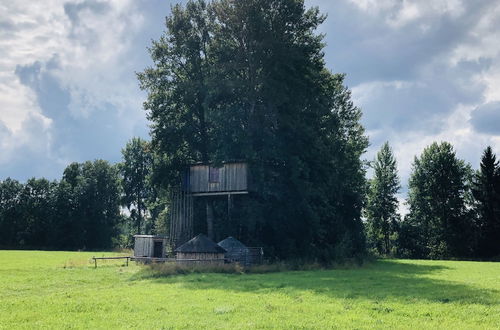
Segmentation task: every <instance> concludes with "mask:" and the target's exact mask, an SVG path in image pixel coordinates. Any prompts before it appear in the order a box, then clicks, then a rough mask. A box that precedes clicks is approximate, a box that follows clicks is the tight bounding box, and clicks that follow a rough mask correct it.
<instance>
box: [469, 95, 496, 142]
mask: <svg viewBox="0 0 500 330" xmlns="http://www.w3.org/2000/svg"><path fill="white" fill-rule="evenodd" d="M470 122H471V124H472V125H473V126H474V129H475V130H476V132H478V133H485V134H491V135H500V102H499V101H497V102H490V103H486V104H482V105H481V106H479V107H477V108H476V109H475V110H474V111H473V112H472V115H471V119H470Z"/></svg>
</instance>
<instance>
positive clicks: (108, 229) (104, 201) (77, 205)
mask: <svg viewBox="0 0 500 330" xmlns="http://www.w3.org/2000/svg"><path fill="white" fill-rule="evenodd" d="M61 184H63V186H62V187H63V188H64V189H61V190H60V192H59V193H60V194H61V195H60V196H64V195H66V194H69V195H70V196H71V200H69V201H68V207H67V208H66V212H67V214H66V216H67V217H68V219H67V220H66V221H67V222H68V226H66V230H68V231H69V232H67V234H68V235H70V236H71V237H74V239H75V241H74V242H73V243H74V244H75V246H73V248H86V249H97V248H109V247H111V244H112V241H111V238H112V237H113V236H114V235H115V234H116V226H117V224H118V223H119V221H120V194H121V192H120V181H119V176H118V170H117V168H116V167H115V166H112V165H110V164H109V163H108V162H107V161H104V160H95V161H93V162H90V161H87V162H85V163H72V164H70V165H69V166H68V167H67V168H66V169H65V170H64V175H63V179H62V181H61Z"/></svg>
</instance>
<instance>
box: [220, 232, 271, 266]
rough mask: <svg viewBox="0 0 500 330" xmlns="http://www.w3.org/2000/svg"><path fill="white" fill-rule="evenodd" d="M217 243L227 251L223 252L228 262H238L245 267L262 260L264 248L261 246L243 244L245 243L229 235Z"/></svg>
mask: <svg viewBox="0 0 500 330" xmlns="http://www.w3.org/2000/svg"><path fill="white" fill-rule="evenodd" d="M218 244H219V246H220V247H222V248H224V249H225V250H226V251H227V252H226V254H225V256H226V260H228V261H230V262H239V263H240V264H242V265H243V266H245V267H249V266H252V265H255V264H260V263H262V262H263V257H264V250H263V249H262V247H248V246H245V244H243V243H241V242H240V241H238V240H237V239H236V238H234V237H231V236H229V237H228V238H226V239H224V240H222V241H220V242H219V243H218Z"/></svg>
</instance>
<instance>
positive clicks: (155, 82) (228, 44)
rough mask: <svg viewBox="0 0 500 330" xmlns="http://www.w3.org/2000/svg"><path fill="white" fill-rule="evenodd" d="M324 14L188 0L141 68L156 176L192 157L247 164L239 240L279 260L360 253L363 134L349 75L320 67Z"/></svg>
mask: <svg viewBox="0 0 500 330" xmlns="http://www.w3.org/2000/svg"><path fill="white" fill-rule="evenodd" d="M324 19H325V17H324V16H322V15H321V14H320V13H319V11H318V9H317V8H312V9H305V6H304V3H303V1H297V0H249V1H238V0H217V1H211V2H206V1H202V0H200V1H188V2H187V4H186V5H185V6H182V5H176V6H174V7H173V8H172V13H171V15H170V16H169V17H167V20H166V31H165V33H164V35H163V36H162V37H161V38H160V39H159V40H157V41H154V42H153V45H152V47H151V48H150V53H151V57H152V59H153V62H154V64H153V66H152V67H149V68H147V69H146V70H145V71H144V72H142V73H139V74H138V77H139V80H140V83H141V87H142V88H143V89H145V90H146V91H147V92H148V98H147V101H146V102H145V104H144V106H145V109H146V110H147V113H148V118H149V119H150V120H151V122H152V125H151V136H152V143H153V146H154V147H155V148H156V150H157V151H159V152H160V153H161V154H162V155H163V160H164V163H163V167H162V175H160V176H159V177H160V179H159V180H160V181H161V182H162V183H163V185H164V186H174V185H176V184H178V182H179V176H180V173H182V170H183V169H184V167H185V166H186V165H187V164H189V163H192V162H205V163H207V162H210V163H220V162H222V161H229V160H236V159H238V160H245V161H247V162H248V163H249V164H250V167H251V176H252V181H253V182H254V184H255V194H252V196H251V197H249V199H248V200H247V201H246V202H245V203H244V205H242V206H241V207H242V208H244V209H245V210H246V212H243V213H244V214H241V215H240V216H241V217H242V218H241V219H244V221H242V222H241V225H242V226H243V227H244V229H243V230H242V232H246V235H247V236H246V237H244V238H243V239H247V241H251V242H254V243H255V244H257V243H258V244H264V245H265V246H266V247H268V248H269V250H270V251H272V252H271V253H273V254H275V255H278V256H282V257H290V256H296V257H304V256H312V255H314V256H315V257H318V258H322V259H330V258H331V257H333V256H353V255H355V254H359V253H361V252H362V251H363V249H364V238H363V233H362V223H361V219H360V213H361V207H362V201H363V192H364V191H363V189H364V185H365V182H364V167H363V164H362V161H361V160H360V156H361V154H362V153H363V152H364V151H365V149H366V147H367V138H366V137H365V136H364V131H363V127H362V126H361V125H360V123H359V119H360V117H361V112H360V110H359V109H358V108H356V107H355V106H354V105H353V103H352V101H351V98H350V91H349V90H348V89H347V88H346V87H345V86H344V85H343V79H344V76H343V75H339V74H333V73H331V72H330V71H329V70H328V69H327V68H326V66H325V62H324V59H323V57H324V54H323V47H324V45H323V43H322V35H320V34H318V33H317V32H316V29H317V28H318V26H319V25H320V24H321V23H322V22H323V20H324ZM156 177H158V176H156ZM216 202H217V201H215V203H216ZM216 210H217V207H216ZM235 221H238V220H235Z"/></svg>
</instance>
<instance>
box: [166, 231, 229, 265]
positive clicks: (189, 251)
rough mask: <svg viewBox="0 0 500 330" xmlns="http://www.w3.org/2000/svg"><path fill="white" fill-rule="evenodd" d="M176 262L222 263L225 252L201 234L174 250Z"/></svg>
mask: <svg viewBox="0 0 500 330" xmlns="http://www.w3.org/2000/svg"><path fill="white" fill-rule="evenodd" d="M175 252H176V260H177V261H178V262H187V263H215V264H223V263H224V254H225V253H226V250H224V249H223V248H222V247H220V246H219V245H217V244H216V243H214V242H213V241H212V240H211V239H210V238H208V237H207V236H205V235H203V234H199V235H198V236H196V237H194V238H192V239H191V240H189V241H187V242H186V243H184V244H182V245H181V246H179V247H178V248H177V249H175Z"/></svg>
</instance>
